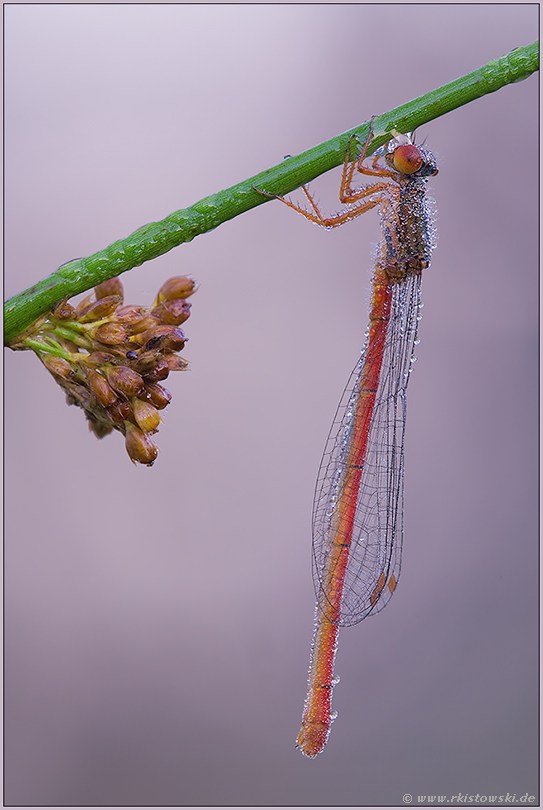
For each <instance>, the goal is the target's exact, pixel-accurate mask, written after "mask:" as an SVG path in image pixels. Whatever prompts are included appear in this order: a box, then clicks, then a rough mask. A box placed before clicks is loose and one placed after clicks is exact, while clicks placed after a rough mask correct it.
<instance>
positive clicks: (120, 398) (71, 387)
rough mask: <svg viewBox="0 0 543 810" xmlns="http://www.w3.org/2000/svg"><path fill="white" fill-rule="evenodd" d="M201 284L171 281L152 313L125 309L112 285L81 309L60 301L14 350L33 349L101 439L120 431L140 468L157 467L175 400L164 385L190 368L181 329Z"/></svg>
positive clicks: (115, 283)
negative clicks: (158, 440)
mask: <svg viewBox="0 0 543 810" xmlns="http://www.w3.org/2000/svg"><path fill="white" fill-rule="evenodd" d="M195 290H196V284H195V282H194V281H193V280H192V279H189V278H187V277H185V276H177V277H175V278H170V279H168V280H167V281H166V282H165V283H164V284H163V285H162V287H161V288H160V290H159V291H158V294H157V297H156V299H155V301H154V303H153V305H152V306H151V307H142V306H134V305H127V306H126V305H124V304H123V298H124V294H123V285H122V283H121V281H120V279H118V278H112V279H110V280H109V281H105V282H104V283H103V284H100V285H98V286H97V287H95V288H94V293H93V294H92V295H89V296H88V297H87V298H85V299H84V300H83V301H81V302H80V303H79V304H78V305H77V306H75V307H74V306H72V305H71V304H69V303H68V299H67V298H66V299H64V300H63V301H61V302H60V303H59V304H58V305H57V306H56V307H55V309H54V310H53V311H52V312H50V313H48V315H47V316H46V317H45V318H43V317H42V318H40V319H39V321H37V322H36V323H35V324H34V325H33V327H32V328H31V329H30V330H28V331H27V332H25V334H24V335H22V336H20V338H19V340H18V343H17V344H15V345H12V348H20V349H28V348H31V349H33V350H34V351H35V352H36V353H37V354H38V356H39V358H40V360H41V361H42V363H43V364H44V366H45V367H46V368H47V369H48V370H49V371H50V372H51V374H52V375H53V377H54V378H55V380H56V382H57V383H58V384H59V385H60V386H61V387H62V388H63V389H64V391H65V392H66V398H67V401H68V404H69V405H78V406H79V407H81V408H83V410H84V411H85V415H86V417H87V420H88V423H89V428H90V429H91V431H92V432H93V433H94V434H95V436H97V437H98V438H102V437H103V436H106V435H107V434H108V433H111V432H112V431H113V430H118V431H120V432H121V433H123V434H124V436H125V444H126V450H127V452H128V455H129V456H130V458H131V459H132V461H133V462H134V463H136V462H137V463H138V464H146V465H148V466H151V465H152V464H153V462H154V461H155V459H156V457H157V454H158V448H157V446H156V445H155V443H154V441H153V436H154V434H155V433H157V431H158V425H159V423H160V421H161V417H160V413H159V412H160V411H161V410H163V409H164V408H165V407H166V406H167V405H168V404H169V402H170V400H171V398H172V395H171V394H170V392H169V391H168V389H167V388H164V387H163V386H162V385H161V383H162V382H163V381H164V380H165V379H166V378H167V377H168V375H169V374H170V372H171V371H181V370H183V369H185V368H187V366H188V363H187V362H186V360H183V359H181V357H179V354H178V353H179V352H180V351H182V349H183V348H184V346H185V343H186V341H187V338H186V337H185V334H184V332H183V330H182V329H181V328H180V325H181V324H182V323H183V322H184V321H186V320H187V318H188V317H189V315H190V304H189V303H188V301H187V300H186V299H187V298H188V297H189V296H190V295H192V293H193V292H195Z"/></svg>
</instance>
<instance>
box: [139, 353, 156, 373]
mask: <svg viewBox="0 0 543 810" xmlns="http://www.w3.org/2000/svg"><path fill="white" fill-rule="evenodd" d="M161 360H162V355H161V353H160V352H159V351H150V352H140V353H139V354H137V355H136V359H135V360H134V369H135V370H136V371H137V372H138V373H139V374H146V373H147V372H148V371H150V370H151V369H152V368H153V367H154V366H156V364H157V363H159V362H160V361H161Z"/></svg>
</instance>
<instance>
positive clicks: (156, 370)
mask: <svg viewBox="0 0 543 810" xmlns="http://www.w3.org/2000/svg"><path fill="white" fill-rule="evenodd" d="M169 373H170V369H169V367H168V363H167V361H166V358H164V357H163V358H162V360H159V361H158V363H157V364H156V365H154V366H153V368H151V369H149V371H146V372H145V374H144V375H143V376H144V377H145V382H146V383H147V382H159V381H160V380H165V379H166V377H167V376H168V374H169Z"/></svg>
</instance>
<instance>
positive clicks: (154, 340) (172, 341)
mask: <svg viewBox="0 0 543 810" xmlns="http://www.w3.org/2000/svg"><path fill="white" fill-rule="evenodd" d="M186 340H187V338H186V337H185V333H184V332H183V330H182V329H179V327H178V326H172V325H171V324H162V325H160V326H154V327H153V328H152V329H148V330H147V332H144V333H143V335H142V337H141V342H142V345H143V348H144V351H150V350H151V349H155V350H156V349H160V350H161V351H172V352H180V351H181V349H182V348H183V347H184V345H185V343H186Z"/></svg>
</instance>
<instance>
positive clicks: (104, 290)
mask: <svg viewBox="0 0 543 810" xmlns="http://www.w3.org/2000/svg"><path fill="white" fill-rule="evenodd" d="M94 294H95V295H96V300H97V301H99V300H100V299H101V298H107V297H108V296H109V295H119V296H120V297H121V304H122V302H123V298H124V290H123V283H122V281H121V279H120V278H118V277H116V278H110V279H108V280H107V281H102V283H101V284H97V286H96V287H95V288H94Z"/></svg>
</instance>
